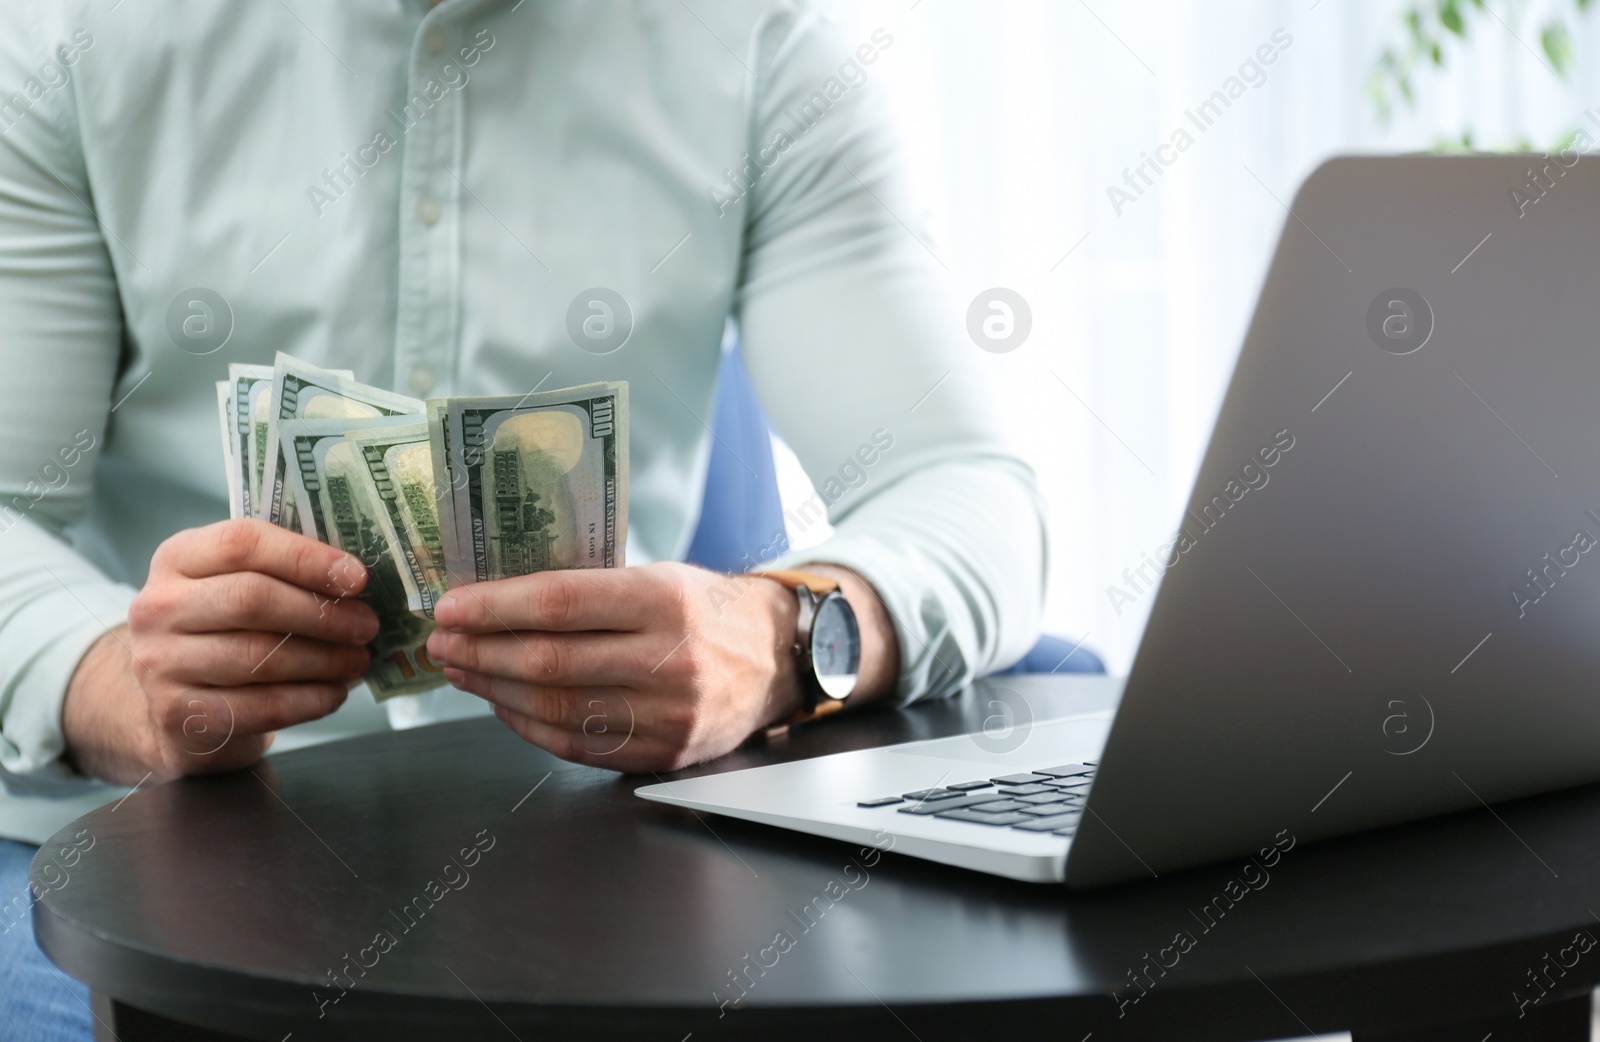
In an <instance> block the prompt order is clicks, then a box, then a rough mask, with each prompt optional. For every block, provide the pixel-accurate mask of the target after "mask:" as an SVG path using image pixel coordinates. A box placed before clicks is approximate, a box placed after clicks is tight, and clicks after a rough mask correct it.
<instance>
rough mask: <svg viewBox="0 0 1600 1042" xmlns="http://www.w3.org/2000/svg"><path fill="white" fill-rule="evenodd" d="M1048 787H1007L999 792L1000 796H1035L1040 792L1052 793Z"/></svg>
mask: <svg viewBox="0 0 1600 1042" xmlns="http://www.w3.org/2000/svg"><path fill="white" fill-rule="evenodd" d="M1054 791H1055V789H1053V788H1051V787H1050V786H1048V785H1008V786H1005V787H1003V788H1001V790H1000V795H1002V796H1037V795H1038V794H1039V793H1041V792H1054Z"/></svg>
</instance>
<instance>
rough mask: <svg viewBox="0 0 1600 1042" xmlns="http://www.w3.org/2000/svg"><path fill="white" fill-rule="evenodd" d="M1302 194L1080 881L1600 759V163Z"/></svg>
mask: <svg viewBox="0 0 1600 1042" xmlns="http://www.w3.org/2000/svg"><path fill="white" fill-rule="evenodd" d="M1292 211H1293V212H1292V215H1290V216H1289V217H1288V218H1287V219H1286V224H1285V228H1284V232H1283V236H1282V239H1281V240H1280V242H1279V245H1278V250H1277V254H1276V256H1275V258H1274V259H1273V263H1272V267H1271V270H1270V272H1269V274H1268V276H1267V280H1266V284H1265V286H1264V288H1263V290H1262V293H1261V299H1260V302H1259V304H1258V305H1257V308H1256V313H1255V317H1254V319H1253V320H1252V322H1251V326H1250V330H1249V333H1248V335H1247V337H1246V340H1245V344H1244V348H1243V351H1242V353H1241V354H1240V357H1239V362H1238V366H1237V368H1236V370H1235V372H1234V375H1233V379H1232V382H1231V385H1230V386H1229V389H1228V393H1227V396H1226V398H1225V400H1224V403H1223V407H1222V412H1221V415H1220V418H1219V420H1218V423H1217V427H1216V430H1215V432H1214V433H1213V435H1212V438H1211V442H1210V446H1209V448H1208V449H1207V451H1206V455H1205V461H1204V464H1203V465H1202V467H1201V469H1200V474H1199V478H1198V480H1197V482H1196V485H1195V488H1194V491H1193V493H1192V494H1191V496H1190V499H1189V504H1188V509H1187V510H1186V511H1185V513H1184V516H1183V517H1182V518H1181V519H1180V527H1179V528H1178V529H1177V530H1176V531H1175V532H1174V534H1173V539H1174V541H1175V545H1174V546H1173V547H1172V548H1171V552H1170V553H1168V554H1167V555H1166V557H1165V559H1164V563H1165V564H1166V565H1168V567H1167V569H1166V571H1165V574H1164V576H1163V577H1162V580H1161V589H1160V593H1159V596H1158V597H1157V599H1156V601H1155V605H1154V608H1153V610H1152V613H1151V617H1150V622H1149V626H1148V628H1147V630H1146V632H1145V635H1144V639H1143V642H1142V643H1141V645H1140V648H1139V652H1138V655H1137V658H1136V660H1135V662H1134V665H1133V669H1132V672H1131V674H1130V677H1129V681H1128V685H1127V690H1126V694H1125V696H1124V698H1123V702H1122V706H1121V709H1120V711H1119V714H1118V716H1117V720H1116V723H1115V725H1114V727H1113V729H1112V733H1111V738H1110V741H1109V744H1108V746H1107V748H1106V750H1105V754H1104V757H1103V760H1102V767H1101V772H1100V777H1099V780H1098V781H1097V783H1096V785H1095V789H1094V792H1093V796H1092V798H1091V800H1090V803H1089V807H1090V810H1091V812H1092V813H1090V814H1088V815H1086V820H1085V822H1084V825H1083V827H1082V829H1081V831H1080V832H1079V834H1078V837H1077V840H1076V842H1075V843H1074V844H1073V848H1072V850H1071V853H1070V854H1069V857H1068V862H1067V880H1068V882H1069V884H1072V885H1078V886H1090V885H1096V884H1100V883H1105V882H1110V881H1115V880H1121V879H1136V878H1140V877H1146V878H1147V877H1148V876H1149V875H1150V874H1151V873H1159V872H1164V871H1166V870H1168V869H1172V868H1177V867H1181V866H1185V865H1191V864H1197V863H1201V862H1206V861H1212V860H1216V859H1220V858H1224V857H1232V856H1236V855H1241V854H1244V853H1245V852H1248V851H1252V850H1256V849H1259V848H1262V847H1267V846H1270V845H1271V844H1272V843H1273V841H1274V838H1275V837H1278V836H1279V834H1280V833H1281V832H1286V833H1287V834H1288V835H1292V836H1293V837H1295V838H1297V839H1298V840H1300V841H1304V840H1310V839H1315V838H1318V837H1324V836H1330V835H1335V834H1338V833H1343V832H1350V831H1355V830H1358V829H1363V828H1370V827H1373V826H1376V825H1380V824H1384V823H1389V822H1396V821H1402V820H1407V819H1412V818H1416V817H1421V816H1424V815H1428V814H1432V813H1437V812H1441V811H1447V810H1452V809H1456V808H1463V807H1473V806H1479V805H1480V804H1481V802H1483V801H1487V802H1494V801H1495V800H1501V799H1506V798H1508V797H1513V796H1517V795H1523V794H1529V793H1535V792H1540V791H1543V790H1548V789H1553V788H1559V787H1563V786H1568V785H1572V784H1575V783H1579V782H1584V781H1589V780H1592V779H1595V778H1597V777H1600V278H1597V276H1600V156H1596V155H1580V154H1579V153H1576V152H1568V153H1565V154H1562V155H1558V156H1552V157H1544V156H1539V157H1530V156H1503V157H1502V156H1471V157H1443V156H1418V157H1385V158H1344V159H1336V160H1333V161H1331V162H1329V163H1327V164H1325V165H1323V166H1322V167H1321V168H1320V169H1318V170H1317V171H1316V172H1315V173H1314V174H1313V175H1312V176H1311V178H1310V180H1308V181H1307V182H1306V184H1305V185H1304V186H1303V187H1302V188H1301V190H1300V193H1299V195H1298V196H1297V197H1296V198H1295V200H1294V203H1293V204H1292ZM1146 577H1147V578H1150V579H1153V578H1154V577H1155V575H1154V569H1147V572H1146Z"/></svg>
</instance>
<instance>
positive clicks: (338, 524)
mask: <svg viewBox="0 0 1600 1042" xmlns="http://www.w3.org/2000/svg"><path fill="white" fill-rule="evenodd" d="M301 422H304V421H301ZM317 449H318V450H319V451H318V452H317V453H316V455H315V459H316V464H317V469H316V474H315V475H314V477H313V481H314V482H315V484H316V486H317V487H316V489H315V491H314V492H311V493H310V495H311V498H313V499H315V500H316V503H317V506H316V507H315V509H314V510H312V511H310V513H311V515H312V516H313V517H320V518H321V519H322V522H323V523H324V524H326V526H327V538H326V539H325V542H327V543H329V544H331V545H333V546H336V547H338V548H339V549H341V550H346V551H348V552H350V553H352V554H354V555H355V556H356V557H358V558H360V559H361V562H362V563H363V564H365V565H366V567H367V585H366V588H365V589H363V590H362V591H361V599H362V600H364V601H366V602H367V603H368V604H370V605H371V606H372V610H373V611H375V612H376V613H377V615H378V635H377V636H376V637H374V638H373V639H372V641H371V642H370V643H369V644H368V645H367V650H368V651H369V652H370V653H371V655H372V664H371V665H370V666H369V667H368V668H367V672H366V674H365V676H364V677H363V679H365V680H366V682H367V687H368V688H369V689H370V690H371V691H372V697H373V698H374V699H376V700H377V701H379V702H381V701H383V700H384V699H386V698H392V697H393V696H395V695H412V694H416V693H417V692H419V691H427V690H428V689H430V688H434V687H438V686H439V685H441V684H443V683H444V682H445V678H444V673H443V672H442V671H441V670H440V668H439V667H438V666H437V665H435V664H434V662H433V661H432V660H431V659H430V658H428V652H427V649H426V647H425V645H426V644H427V641H428V634H430V633H432V632H433V629H434V626H433V623H432V622H430V621H429V620H427V619H424V618H421V617H420V616H417V615H415V614H413V613H412V612H411V611H410V610H409V609H408V608H407V607H406V589H405V583H404V581H403V580H402V579H401V578H400V569H399V567H398V566H397V565H396V564H395V560H394V558H393V557H392V556H391V555H390V553H389V543H388V540H387V539H385V538H384V534H383V526H382V523H381V521H380V520H379V516H378V512H377V510H376V508H375V507H374V505H373V504H372V502H371V500H370V499H369V497H367V496H366V495H364V494H362V492H361V483H362V482H361V479H362V476H363V467H362V464H361V462H360V460H359V458H358V457H357V455H356V451H355V448H354V447H353V446H352V445H351V444H350V443H349V442H347V441H345V439H344V437H343V435H340V436H339V437H335V438H326V439H323V440H321V441H319V442H318V443H317ZM313 523H315V522H313Z"/></svg>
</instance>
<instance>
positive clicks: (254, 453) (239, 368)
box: [223, 362, 355, 517]
mask: <svg viewBox="0 0 1600 1042" xmlns="http://www.w3.org/2000/svg"><path fill="white" fill-rule="evenodd" d="M333 372H336V373H338V374H339V375H340V376H343V377H346V378H348V379H351V380H354V379H355V374H354V373H352V372H351V371H350V370H348V369H335V370H333ZM228 385H229V387H230V390H231V394H232V398H233V402H232V406H231V409H230V413H231V416H230V419H229V420H228V431H227V435H226V437H225V438H224V439H223V441H224V442H225V445H224V450H225V452H229V453H230V454H231V458H232V459H234V460H236V461H237V463H236V467H237V469H236V470H230V471H229V477H228V516H229V517H260V516H261V509H260V507H261V475H262V472H263V471H264V470H265V469H266V462H267V434H268V431H267V426H268V420H269V418H270V417H269V414H270V412H271V407H272V366H270V365H245V364H243V363H241V362H233V363H230V364H229V365H228Z"/></svg>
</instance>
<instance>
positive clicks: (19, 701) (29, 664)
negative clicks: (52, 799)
mask: <svg viewBox="0 0 1600 1042" xmlns="http://www.w3.org/2000/svg"><path fill="white" fill-rule="evenodd" d="M134 596H135V591H134V590H133V589H132V588H131V587H126V586H117V585H112V584H108V583H106V582H105V581H104V580H103V579H101V580H99V581H98V582H96V583H94V584H92V585H90V584H84V585H81V586H79V587H78V588H77V589H72V588H70V587H65V586H62V587H58V588H57V589H55V590H53V591H50V592H47V593H44V594H41V595H40V596H37V597H35V598H32V599H30V601H29V603H28V605H27V609H26V611H22V612H18V613H17V615H16V616H14V617H13V618H12V619H11V620H10V621H9V622H8V623H7V624H6V625H5V627H4V628H3V630H0V661H5V660H9V661H11V662H15V663H19V665H18V666H17V667H16V668H14V669H12V670H10V671H8V672H7V674H6V676H5V681H4V686H3V687H0V784H3V785H4V787H5V789H6V791H7V792H9V793H11V794H13V795H24V794H30V795H31V794H37V795H66V794H68V793H70V792H73V791H77V790H79V789H82V788H85V787H88V786H92V785H95V784H96V783H94V782H90V781H89V780H88V779H85V778H83V777H82V776H81V775H79V774H77V773H75V772H74V771H73V770H72V769H71V768H70V767H68V766H67V765H66V763H65V762H63V760H62V759H61V756H62V753H63V752H65V751H66V738H65V736H64V735H63V734H62V730H61V706H62V703H63V702H64V701H65V700H66V695H67V685H68V683H69V682H70V681H71V679H72V674H73V671H74V670H76V669H77V668H78V663H79V662H80V661H82V659H83V656H84V655H85V653H87V652H88V650H89V648H90V646H91V645H93V644H94V642H95V641H97V640H99V639H100V638H101V637H102V636H103V635H104V634H105V633H106V632H107V631H108V630H110V629H111V628H113V627H115V626H119V625H121V624H122V623H124V622H126V621H127V617H128V605H129V604H130V603H132V601H133V598H134Z"/></svg>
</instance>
